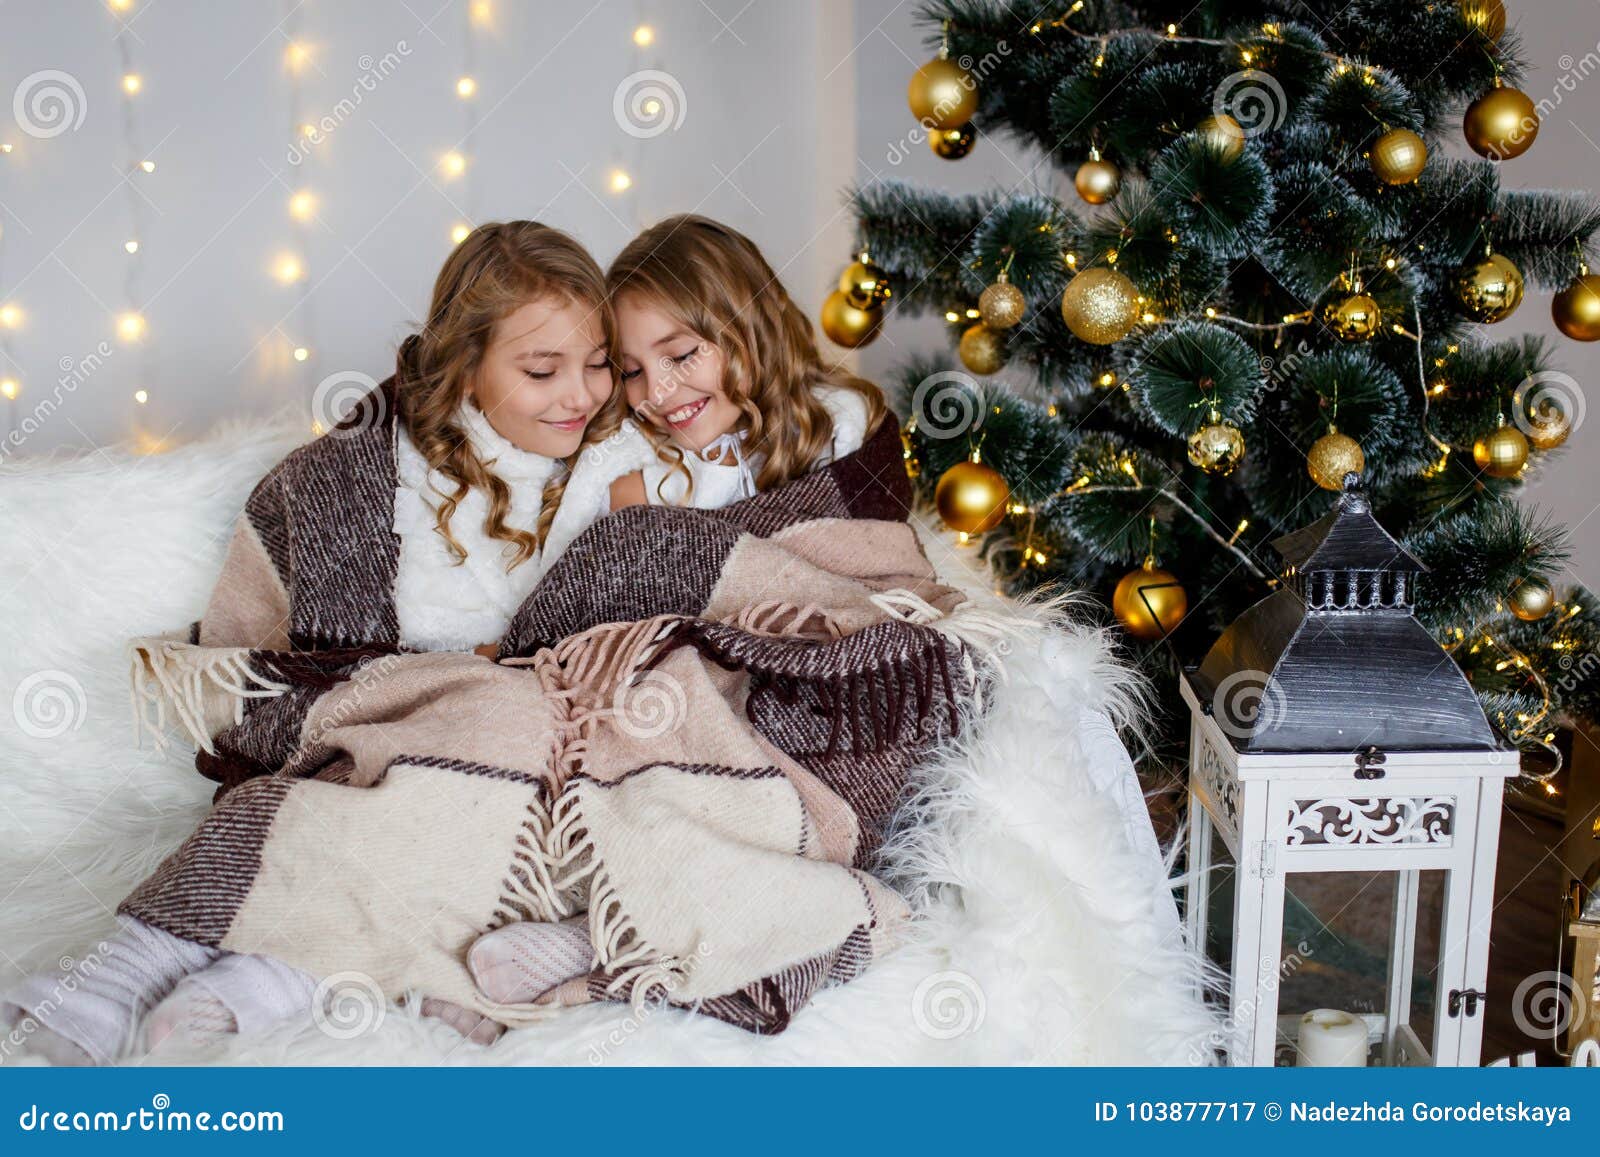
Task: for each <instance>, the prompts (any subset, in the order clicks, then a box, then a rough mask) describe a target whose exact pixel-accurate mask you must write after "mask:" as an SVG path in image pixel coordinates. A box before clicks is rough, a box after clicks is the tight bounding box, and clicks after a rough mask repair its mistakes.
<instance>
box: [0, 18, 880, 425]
mask: <svg viewBox="0 0 1600 1157" xmlns="http://www.w3.org/2000/svg"><path fill="white" fill-rule="evenodd" d="M491 8H492V11H493V24H492V27H491V28H489V29H487V30H484V31H478V32H474V33H473V34H472V38H471V40H470V41H469V40H468V32H467V30H468V27H469V15H468V0H404V2H402V0H303V2H301V3H298V4H297V3H294V2H293V0H288V2H282V3H280V2H279V0H230V2H229V3H217V2H215V0H134V4H133V7H132V10H131V12H130V14H129V15H128V17H127V44H128V47H129V49H130V51H131V54H132V57H133V61H134V64H135V67H136V69H137V71H138V72H139V74H140V75H141V76H142V78H143V80H144V89H143V91H142V92H141V93H140V94H139V95H138V96H137V97H136V98H135V99H134V100H133V101H131V102H128V101H126V100H125V99H124V97H123V94H122V92H121V90H120V87H119V82H120V77H121V75H122V72H123V68H122V66H121V64H120V62H119V57H118V48H117V44H116V42H115V40H114V33H115V32H116V30H117V27H118V18H117V17H116V16H115V15H114V14H113V13H112V12H111V11H110V10H108V7H107V5H106V4H105V3H102V2H101V0H11V2H10V3H0V21H3V27H4V29H5V34H4V36H3V37H0V98H5V99H3V100H0V143H7V144H11V145H12V146H13V149H12V151H11V152H10V153H9V154H6V155H0V226H3V228H4V235H3V237H0V302H10V303H12V304H13V305H15V306H16V307H18V308H19V309H21V310H22V311H23V320H22V323H21V325H20V326H19V327H18V328H15V329H11V330H3V331H0V341H3V343H4V344H3V345H0V350H3V351H4V352H5V353H6V354H8V355H9V356H7V357H6V358H5V360H4V361H3V362H0V377H5V376H10V377H15V378H17V379H19V380H20V381H21V382H22V386H23V391H22V394H21V396H20V397H19V398H18V399H17V401H16V403H14V404H13V405H12V406H11V407H10V412H9V415H8V414H7V413H6V411H7V406H6V404H5V403H4V402H3V401H0V434H3V433H4V432H5V431H6V430H7V419H8V418H9V420H10V422H11V423H12V424H13V426H14V427H16V428H19V429H20V428H21V427H23V426H24V425H26V427H27V429H28V431H29V433H28V435H27V437H26V439H25V441H24V444H23V445H22V446H21V448H20V450H11V451H9V452H8V453H22V454H31V453H36V452H39V451H44V450H49V449H51V448H54V447H58V446H88V445H103V444H107V443H110V442H112V441H116V440H120V439H124V438H127V437H129V436H132V435H137V436H139V437H140V438H141V439H142V440H144V441H145V442H146V443H147V444H153V443H154V442H155V441H157V440H165V442H166V443H167V444H171V443H173V442H177V441H182V440H184V439H187V438H191V437H194V436H195V435H197V434H198V433H200V432H201V431H203V430H204V429H205V428H206V427H207V426H208V425H210V424H211V423H213V422H214V421H216V420H217V419H219V418H223V417H231V416H237V415H241V414H246V413H254V412H262V411H269V410H273V409H276V408H278V407H279V406H282V405H284V404H286V403H289V402H291V401H295V400H300V401H303V400H305V399H307V398H308V397H309V396H310V394H311V392H312V390H313V388H314V387H315V385H316V383H317V382H318V381H320V380H321V379H323V378H324V377H325V376H327V375H329V374H332V373H335V372H339V371H347V370H357V371H361V372H365V373H370V374H372V375H374V376H377V377H382V376H383V375H384V374H386V373H387V372H388V370H389V369H390V368H391V366H392V364H393V349H394V345H395V343H396V342H397V340H398V339H399V337H400V336H402V335H403V333H404V332H405V330H406V326H407V325H408V324H409V323H412V322H414V320H415V319H416V318H418V317H419V316H420V314H421V313H422V312H423V311H424V310H425V308H426V305H427V298H428V292H429V289H430V288H431V285H432V281H433V277H434V275H435V273H436V272H437V270H438V267H439V264H440V262H441V261H442V260H443V258H444V257H445V255H446V254H447V252H448V250H449V247H450V244H451V243H450V240H449V231H450V227H451V225H452V224H453V223H454V222H456V221H458V220H461V219H470V220H475V221H482V220H489V219H495V218H507V217H536V218H538V219H540V220H543V221H547V222H549V223H551V224H554V225H558V226H560V227H562V228H565V229H569V230H571V231H572V232H574V233H575V234H577V236H578V237H579V238H581V239H582V240H583V241H585V242H586V243H587V244H588V245H590V247H591V248H592V249H593V250H594V252H595V254H596V256H597V257H598V258H599V259H600V260H601V261H602V262H604V261H606V260H608V259H609V258H610V257H611V256H612V255H613V254H614V253H615V252H616V251H617V249H618V248H620V247H621V245H622V244H623V243H624V242H625V241H626V240H627V238H628V237H630V236H631V235H632V234H633V232H634V231H635V230H636V229H637V228H638V226H639V225H640V224H641V223H646V222H648V221H650V220H652V219H654V218H656V217H658V216H661V215H664V214H666V213H671V212H678V211H684V210H696V211H699V212H703V213H707V214H709V215H712V216H715V217H719V218H721V219H724V220H727V221H729V222H730V223H732V224H734V225H735V226H737V227H739V228H741V229H744V230H746V231H747V232H749V233H750V234H751V235H752V236H753V237H754V238H755V239H756V241H757V242H758V243H759V244H761V245H762V246H763V248H764V249H765V251H766V252H767V254H768V256H769V257H770V259H771V260H772V262H773V264H774V265H775V266H777V267H779V268H780V270H781V271H782V274H783V276H784V279H785V281H786V283H787V284H788V285H789V286H790V287H791V288H792V289H793V290H794V291H795V293H796V295H797V296H798V297H799V298H800V299H801V301H802V302H803V303H804V304H805V305H806V306H807V308H808V309H812V310H814V309H815V306H816V305H817V303H818V302H820V299H821V296H822V292H823V290H824V289H825V288H826V287H827V282H828V280H829V279H830V277H832V276H836V271H837V267H838V266H839V264H840V263H841V262H842V261H843V260H845V259H846V257H847V255H848V253H849V247H850V222H849V220H848V218H847V216H845V215H843V214H841V213H840V212H839V197H838V191H839V189H840V188H842V187H843V186H844V185H845V184H846V183H847V182H848V181H849V180H850V178H851V175H852V170H853V162H854V155H855V154H854V141H853V133H852V131H851V130H852V128H853V124H852V122H851V116H852V111H851V110H853V108H854V68H853V65H852V64H851V62H850V53H851V50H852V48H853V46H854V41H853V40H852V38H851V35H850V34H851V31H852V23H851V19H850V12H851V10H852V5H851V4H850V3H849V2H848V0H829V2H826V3H821V4H789V3H785V2H783V0H753V2H752V3H749V4H746V3H745V0H705V2H704V3H700V2H698V0H670V2H669V0H660V2H657V3H629V2H622V0H609V2H606V0H602V2H598V3H592V4H591V3H562V2H556V0H540V2H532V0H492V4H491ZM641 22H646V23H649V24H651V25H652V26H653V27H654V28H655V29H656V32H657V40H656V43H655V44H654V45H653V46H652V47H650V48H648V49H637V48H636V47H635V45H634V44H633V41H632V30H633V28H634V27H635V25H637V24H639V23H641ZM290 35H294V36H295V37H296V38H297V39H298V40H299V41H301V42H303V43H304V44H306V45H307V46H308V47H309V49H310V53H311V55H310V58H309V63H308V65H307V66H306V67H305V68H304V69H302V70H301V72H300V74H299V75H300V78H301V81H300V83H301V86H302V89H303V101H302V110H301V119H302V120H307V121H316V120H320V119H321V118H322V117H324V116H331V117H333V118H334V120H335V121H337V122H338V123H337V125H336V127H334V128H332V130H331V131H329V132H328V133H327V134H326V136H325V139H323V140H322V141H321V142H320V143H318V144H316V145H314V146H313V147H311V148H310V149H309V150H308V152H309V159H307V160H306V161H305V162H304V163H303V164H300V165H298V166H297V165H294V164H291V163H290V161H289V160H288V153H289V149H290V146H291V144H292V142H293V140H294V134H293V131H292V125H293V124H294V123H295V122H294V121H293V120H292V119H291V111H290V100H291V91H292V84H291V76H290V73H289V71H288V70H287V68H286V67H285V56H286V51H287V46H288V43H289V39H288V38H289V36H290ZM469 43H470V44H471V45H472V46H473V47H472V48H471V49H470V51H471V52H472V53H473V55H474V56H475V62H474V63H473V65H472V70H471V71H472V75H473V76H474V77H475V79H476V80H477V82H478V86H479V92H478V95H477V97H476V99H475V102H474V106H475V108H476V110H477V114H478V128H477V131H476V132H475V133H474V134H473V136H472V138H471V139H470V140H468V141H465V142H463V141H462V135H463V132H464V131H465V128H466V125H467V111H466V109H465V108H464V107H463V103H462V102H461V101H460V100H459V99H458V98H457V96H456V95H455V82H456V79H457V77H458V76H460V75H461V74H462V71H463V68H464V66H465V65H464V62H465V61H466V60H467V56H466V53H467V52H468V51H469V48H468V44H469ZM386 57H387V58H388V63H387V65H386V64H385V63H384V61H385V58H386ZM643 68H657V69H662V70H665V71H667V72H669V73H670V74H672V76H673V77H675V78H676V80H677V81H678V82H679V84H680V85H681V87H682V90H683V93H684V116H683V120H682V124H681V126H680V127H678V128H677V129H676V130H674V131H670V132H665V133H662V134H661V135H658V136H654V137H651V138H649V139H643V140H640V139H636V138H635V137H633V136H630V135H629V134H628V133H626V132H624V131H623V129H622V128H621V127H620V125H619V124H618V122H617V120H616V119H614V117H613V109H612V99H613V93H614V91H615V90H616V88H617V86H618V84H619V82H620V81H622V79H623V78H624V77H626V76H628V75H629V74H631V73H633V72H635V71H637V70H640V69H643ZM46 69H57V70H61V71H64V72H66V73H68V74H70V76H71V77H72V78H73V81H74V82H75V83H76V84H77V85H78V86H80V87H81V91H82V100H81V102H79V101H77V98H76V96H75V95H74V96H73V97H72V99H73V101H74V102H75V105H76V106H77V107H81V109H82V111H83V119H82V123H81V125H80V126H79V127H77V128H75V129H71V130H69V131H65V132H62V133H60V134H59V135H56V136H52V137H48V138H40V137H36V136H32V135H29V134H28V133H27V132H25V131H23V130H22V129H21V128H20V127H19V126H18V124H17V122H16V121H15V120H14V117H13V111H12V108H11V100H10V98H11V96H12V94H13V92H14V91H15V90H16V89H17V88H18V86H19V85H22V84H23V83H24V81H25V80H26V79H27V78H28V77H30V76H32V75H33V74H35V73H37V72H40V71H41V70H46ZM375 73H384V74H385V75H383V77H382V78H381V79H378V80H376V81H374V80H373V79H372V77H373V75H374V74H375ZM363 77H367V78H368V79H367V81H366V84H367V86H368V87H369V88H370V91H368V88H364V87H363V81H362V78H363ZM38 83H40V82H38V81H35V82H34V84H35V86H37V84H38ZM346 98H349V99H350V102H351V104H353V105H355V107H354V109H353V111H348V112H347V114H346V113H338V112H336V109H337V106H338V104H339V102H340V101H341V100H344V99H346ZM125 108H131V111H132V112H133V114H134V116H135V118H136V124H137V128H138V133H139V136H140V138H141V139H142V145H141V148H142V149H143V152H142V153H141V154H140V156H148V157H149V158H151V159H153V160H154V161H155V162H156V170H155V172H153V173H150V174H144V173H134V174H133V177H132V178H131V179H128V180H127V181H125V180H124V178H125V175H126V174H127V172H128V170H129V166H130V165H131V164H132V163H133V162H135V161H136V160H138V159H139V157H128V156H126V155H125V147H126V146H125V143H124V139H125V138H124V125H123V115H124V111H125ZM452 147H459V148H460V149H461V151H462V152H463V153H465V154H466V155H467V156H468V157H469V159H470V162H471V163H470V168H469V170H468V173H467V174H466V176H465V177H464V178H462V179H460V180H457V181H449V180H446V179H444V178H443V177H442V176H441V175H440V174H439V172H438V170H437V169H436V168H435V162H436V160H437V158H438V157H439V156H440V155H441V154H443V153H444V152H445V151H447V150H449V149H450V148H452ZM616 165H622V166H623V167H625V168H626V169H627V170H628V171H629V172H630V173H631V174H632V176H633V178H634V180H635V182H636V184H635V185H634V188H633V189H632V190H631V191H630V192H629V193H627V194H624V195H621V196H618V195H614V194H613V193H611V192H609V191H608V189H607V185H606V178H607V175H608V173H609V171H610V169H611V168H612V167H613V166H616ZM301 186H304V187H306V188H309V189H311V190H313V191H314V192H315V193H316V194H317V196H318V210H317V213H318V215H317V218H316V219H315V220H314V221H312V222H310V223H309V224H308V225H307V226H306V227H305V229H304V234H305V237H304V241H305V243H304V246H303V252H304V256H305V264H306V269H307V277H306V279H305V281H304V282H303V283H302V284H301V285H299V286H284V285H281V284H279V283H278V282H277V281H276V280H274V278H273V277H272V276H271V262H272V260H273V258H274V255H275V254H277V253H279V252H280V251H283V250H286V249H293V248H294V247H295V241H296V227H295V225H294V222H293V221H292V220H291V218H290V215H289V213H288V199H289V197H290V194H291V192H292V191H293V190H294V189H296V188H299V187H301ZM135 202H137V205H138V208H137V210H135V208H134V205H135ZM136 211H137V213H138V215H139V217H141V218H142V219H143V222H144V224H143V226H142V227H141V228H140V229H139V237H138V240H139V242H140V245H141V250H140V255H139V258H138V261H139V264H138V269H139V273H140V277H139V282H140V283H139V284H138V285H137V286H135V287H134V290H135V294H136V296H137V297H138V298H139V299H140V300H141V301H142V303H143V312H144V314H145V316H146V318H147V322H148V334H147V337H146V339H145V340H144V341H143V342H142V343H140V344H139V345H137V346H128V345H125V344H123V343H122V342H120V341H119V340H118V336H117V333H116V329H115V322H114V319H115V317H116V315H117V314H118V313H120V312H121V311H122V310H124V309H125V308H126V304H127V301H128V287H127V285H126V283H125V282H126V277H127V274H128V272H129V269H130V267H131V266H132V265H133V262H132V260H131V259H130V258H129V256H128V255H127V254H126V253H125V252H124V251H123V242H124V241H125V240H127V239H128V238H129V237H130V236H132V228H133V226H132V222H133V220H134V219H135V216H134V215H135V212H136ZM302 292H304V294H305V302H304V303H303V304H297V302H298V299H299V297H300V295H301V293H302ZM101 343H106V346H105V348H108V349H110V350H111V351H112V352H111V353H110V354H109V356H107V357H105V358H104V359H103V360H104V364H103V365H100V366H99V367H98V368H95V369H93V370H92V372H90V373H89V374H88V375H87V377H86V379H85V380H84V381H82V383H81V384H77V383H74V384H73V385H72V386H71V387H70V388H62V387H61V386H60V384H59V382H58V379H59V378H60V376H61V370H60V369H59V368H58V367H59V366H60V364H62V363H63V362H64V361H65V362H66V363H68V364H73V365H76V364H78V363H81V362H82V361H83V359H85V358H86V357H91V356H92V355H93V354H94V352H95V351H96V350H97V348H100V347H101ZM299 344H304V345H306V346H308V347H309V348H310V349H311V350H312V357H311V359H310V360H309V361H308V362H307V363H305V364H303V365H302V364H297V363H296V362H294V361H293V359H292V358H291V357H290V351H292V349H293V348H294V347H295V346H296V345H299ZM139 388H145V389H147V390H148V392H149V401H148V403H147V404H145V405H143V406H141V405H139V404H138V403H137V402H135V401H134V391H135V390H136V389H139ZM57 402H59V404H56V403H57Z"/></svg>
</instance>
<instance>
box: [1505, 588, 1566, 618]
mask: <svg viewBox="0 0 1600 1157" xmlns="http://www.w3.org/2000/svg"><path fill="white" fill-rule="evenodd" d="M1506 602H1508V603H1510V604H1511V613H1512V614H1513V615H1516V616H1517V618H1519V619H1521V620H1522V621H1523V622H1525V623H1531V622H1534V621H1535V620H1538V619H1542V618H1544V617H1545V616H1546V615H1548V614H1549V613H1550V608H1551V607H1553V606H1555V605H1556V592H1555V591H1553V590H1551V589H1550V584H1549V583H1547V582H1545V581H1544V580H1543V579H1536V578H1530V579H1523V580H1522V581H1521V582H1519V583H1518V584H1517V586H1516V589H1515V590H1513V591H1512V592H1511V597H1510V598H1509V599H1507V600H1506Z"/></svg>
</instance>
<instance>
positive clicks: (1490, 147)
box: [1461, 88, 1539, 161]
mask: <svg viewBox="0 0 1600 1157" xmlns="http://www.w3.org/2000/svg"><path fill="white" fill-rule="evenodd" d="M1461 131H1462V132H1464V133H1466V135H1467V144H1469V145H1471V146H1472V151H1473V152H1475V153H1477V154H1478V155H1479V156H1480V157H1488V158H1489V159H1490V160H1495V161H1506V160H1510V159H1511V158H1512V157H1520V156H1521V155H1522V154H1523V153H1525V152H1527V151H1528V150H1529V149H1531V148H1532V147H1533V139H1534V138H1535V137H1537V136H1538V135H1539V113H1538V112H1537V111H1536V110H1535V109H1534V107H1533V101H1531V100H1529V99H1528V98H1527V96H1526V95H1525V94H1523V93H1520V92H1518V91H1517V90H1516V89H1514V88H1491V89H1490V90H1489V91H1488V92H1486V93H1484V94H1483V95H1482V96H1480V97H1479V98H1478V99H1477V100H1475V101H1473V102H1472V103H1471V104H1469V105H1468V106H1467V113H1466V116H1465V117H1463V118H1462V121H1461Z"/></svg>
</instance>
